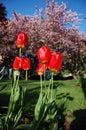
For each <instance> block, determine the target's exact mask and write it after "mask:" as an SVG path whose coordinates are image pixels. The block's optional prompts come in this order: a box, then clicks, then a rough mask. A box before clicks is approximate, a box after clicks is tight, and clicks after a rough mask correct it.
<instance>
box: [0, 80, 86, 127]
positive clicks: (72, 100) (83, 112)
mask: <svg viewBox="0 0 86 130" xmlns="http://www.w3.org/2000/svg"><path fill="white" fill-rule="evenodd" d="M19 84H20V85H21V86H23V87H24V88H26V93H25V98H24V107H23V116H27V115H32V114H33V113H34V107H35V104H36V102H37V99H38V96H39V92H40V83H39V81H35V80H28V81H25V80H21V81H20V82H19ZM2 85H7V86H6V87H5V88H4V89H3V90H2V91H0V107H2V106H8V103H9V97H10V90H11V80H7V81H1V82H0V86H2ZM47 85H48V81H46V86H47ZM54 89H55V92H56V94H57V99H56V102H57V106H58V108H59V110H58V113H59V114H63V116H64V117H63V118H64V120H66V121H69V122H72V121H74V120H75V118H76V120H78V119H79V122H80V120H82V118H83V120H84V119H85V122H86V89H85V88H81V87H80V85H79V84H77V81H76V80H59V81H54ZM0 112H1V111H0ZM3 112H4V111H3ZM5 112H6V111H5ZM77 113H78V114H77ZM69 124H70V123H69ZM67 125H68V124H67ZM85 128H86V126H85Z"/></svg>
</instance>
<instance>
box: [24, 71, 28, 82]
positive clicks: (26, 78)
mask: <svg viewBox="0 0 86 130" xmlns="http://www.w3.org/2000/svg"><path fill="white" fill-rule="evenodd" d="M25 80H28V70H25Z"/></svg>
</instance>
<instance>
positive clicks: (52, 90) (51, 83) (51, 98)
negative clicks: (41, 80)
mask: <svg viewBox="0 0 86 130" xmlns="http://www.w3.org/2000/svg"><path fill="white" fill-rule="evenodd" d="M52 97H53V72H51V99H52Z"/></svg>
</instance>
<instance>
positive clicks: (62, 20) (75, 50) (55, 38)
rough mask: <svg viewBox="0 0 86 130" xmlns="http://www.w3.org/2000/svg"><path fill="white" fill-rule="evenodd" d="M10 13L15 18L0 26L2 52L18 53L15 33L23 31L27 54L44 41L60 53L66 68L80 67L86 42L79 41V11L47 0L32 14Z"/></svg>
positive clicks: (0, 50)
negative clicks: (3, 27)
mask: <svg viewBox="0 0 86 130" xmlns="http://www.w3.org/2000/svg"><path fill="white" fill-rule="evenodd" d="M13 14H14V19H9V20H8V24H7V28H6V29H5V30H4V29H0V34H4V36H3V37H2V40H3V41H4V42H2V44H1V46H0V48H1V49H0V52H1V54H2V55H3V56H8V57H10V56H15V55H16V54H17V53H18V50H17V48H16V46H15V41H16V38H17V35H18V34H19V33H20V32H22V31H25V32H26V33H27V35H28V39H29V41H28V45H27V47H26V48H25V49H24V52H25V53H26V54H36V52H37V49H38V48H39V47H40V46H42V45H47V46H49V47H50V48H51V50H52V51H61V52H62V53H63V56H64V61H65V62H64V65H66V68H68V69H69V70H70V71H72V72H76V71H78V70H79V68H80V66H81V64H83V58H84V57H85V51H86V46H85V45H84V44H83V42H81V38H82V35H81V34H80V32H79V27H78V26H77V25H78V23H79V19H78V14H77V13H76V12H72V11H71V10H68V9H67V6H66V3H62V4H61V5H59V4H58V3H57V2H55V1H54V0H52V1H51V2H49V1H48V0H46V7H45V11H44V10H43V9H38V13H37V14H35V15H33V16H30V15H26V16H22V15H21V14H17V13H16V12H14V13H13ZM6 33H7V35H5V34H6ZM2 48H4V49H2ZM5 53H6V55H5ZM75 70H76V71H75Z"/></svg>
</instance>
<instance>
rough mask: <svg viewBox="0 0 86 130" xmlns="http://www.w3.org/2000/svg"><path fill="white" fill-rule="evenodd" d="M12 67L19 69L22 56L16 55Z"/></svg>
mask: <svg viewBox="0 0 86 130" xmlns="http://www.w3.org/2000/svg"><path fill="white" fill-rule="evenodd" d="M13 68H14V69H16V70H19V69H21V68H22V57H19V56H17V57H16V58H15V60H14V62H13Z"/></svg>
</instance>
